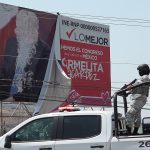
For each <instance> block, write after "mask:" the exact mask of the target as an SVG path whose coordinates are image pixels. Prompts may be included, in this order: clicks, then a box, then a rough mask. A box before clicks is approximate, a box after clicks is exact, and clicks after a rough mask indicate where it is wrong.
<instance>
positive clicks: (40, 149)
mask: <svg viewBox="0 0 150 150" xmlns="http://www.w3.org/2000/svg"><path fill="white" fill-rule="evenodd" d="M39 150H52V148H51V147H49V148H39Z"/></svg>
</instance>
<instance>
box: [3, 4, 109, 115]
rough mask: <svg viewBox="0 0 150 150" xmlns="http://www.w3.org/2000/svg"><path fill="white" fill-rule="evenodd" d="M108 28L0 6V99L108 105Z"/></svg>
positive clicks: (46, 106) (48, 106)
mask: <svg viewBox="0 0 150 150" xmlns="http://www.w3.org/2000/svg"><path fill="white" fill-rule="evenodd" d="M110 95H111V78H110V39H109V26H107V25H102V24H98V23H94V22H88V21H83V20H78V19H73V18H69V17H65V16H62V15H55V14H51V13H46V12H41V11H36V10H32V9H27V8H21V7H16V6H11V5H6V4H0V100H3V101H19V102H22V101H23V102H37V105H36V111H35V113H38V112H41V113H45V112H48V111H53V110H56V109H57V108H58V107H59V106H64V105H67V104H70V103H72V102H74V103H77V104H82V105H97V106H100V105H101V106H102V105H103V106H104V105H105V106H110V105H111V100H110V97H111V96H110Z"/></svg>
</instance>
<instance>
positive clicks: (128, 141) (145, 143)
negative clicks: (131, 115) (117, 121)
mask: <svg viewBox="0 0 150 150" xmlns="http://www.w3.org/2000/svg"><path fill="white" fill-rule="evenodd" d="M149 147H150V140H149V137H146V136H145V137H144V136H143V135H138V136H133V137H124V138H123V137H122V138H116V137H114V138H113V139H112V142H111V150H117V149H121V150H149Z"/></svg>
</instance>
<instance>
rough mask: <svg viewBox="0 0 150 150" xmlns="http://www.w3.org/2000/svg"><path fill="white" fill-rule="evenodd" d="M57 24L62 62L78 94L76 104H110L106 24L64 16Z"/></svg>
mask: <svg viewBox="0 0 150 150" xmlns="http://www.w3.org/2000/svg"><path fill="white" fill-rule="evenodd" d="M59 24H60V54H59V55H60V59H61V65H62V68H63V70H64V71H65V72H66V74H67V75H68V77H70V78H71V83H72V86H71V88H72V90H75V91H76V92H77V93H78V95H80V98H78V99H76V103H79V104H86V105H100V106H102V105H107V106H110V105H111V100H110V95H111V79H110V40H109V27H108V26H107V25H102V24H97V23H92V22H87V21H83V20H78V19H72V18H68V17H64V16H59Z"/></svg>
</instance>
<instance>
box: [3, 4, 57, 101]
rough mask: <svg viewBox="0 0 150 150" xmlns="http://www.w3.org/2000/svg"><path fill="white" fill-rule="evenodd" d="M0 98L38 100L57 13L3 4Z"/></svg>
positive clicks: (7, 99)
mask: <svg viewBox="0 0 150 150" xmlns="http://www.w3.org/2000/svg"><path fill="white" fill-rule="evenodd" d="M0 19H1V21H0V22H1V23H0V100H6V101H9V100H11V101H24V102H36V101H37V100H38V97H39V94H40V91H41V87H42V85H43V80H44V76H45V72H46V69H47V64H48V59H49V56H50V52H51V47H52V42H53V38H54V33H55V27H56V20H57V16H56V15H53V14H49V13H45V12H40V11H34V10H31V9H25V8H20V7H15V6H11V5H6V4H0Z"/></svg>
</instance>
